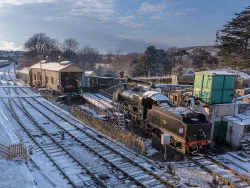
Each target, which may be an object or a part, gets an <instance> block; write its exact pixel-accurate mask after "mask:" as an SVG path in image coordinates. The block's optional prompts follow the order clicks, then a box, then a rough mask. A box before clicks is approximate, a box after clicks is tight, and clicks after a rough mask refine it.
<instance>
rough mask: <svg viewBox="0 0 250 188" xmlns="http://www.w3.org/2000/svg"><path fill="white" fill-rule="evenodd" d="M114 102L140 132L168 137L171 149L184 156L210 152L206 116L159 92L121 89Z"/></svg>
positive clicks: (115, 94)
mask: <svg viewBox="0 0 250 188" xmlns="http://www.w3.org/2000/svg"><path fill="white" fill-rule="evenodd" d="M113 100H114V101H115V102H119V103H120V109H121V110H122V111H123V113H124V114H125V115H126V116H128V117H129V118H130V119H132V120H134V121H136V122H137V124H138V125H139V126H140V127H141V128H143V129H147V130H150V131H151V132H152V133H154V134H156V135H157V136H160V135H161V134H163V133H166V134H169V135H170V136H171V145H173V146H174V147H177V148H179V149H181V151H182V152H183V153H184V152H185V153H186V154H191V153H194V152H196V153H203V152H206V151H207V149H208V146H209V144H210V140H209V137H210V132H211V123H209V122H208V121H207V119H206V116H205V115H204V114H201V113H198V112H194V111H191V110H189V109H187V108H184V107H180V106H176V105H174V104H172V103H170V102H169V100H168V97H167V96H165V95H163V94H162V93H160V92H157V91H140V90H139V89H137V88H134V89H126V88H120V89H118V90H117V91H116V92H115V93H114V95H113Z"/></svg>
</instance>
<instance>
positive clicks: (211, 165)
mask: <svg viewBox="0 0 250 188" xmlns="http://www.w3.org/2000/svg"><path fill="white" fill-rule="evenodd" d="M192 160H193V161H194V162H195V163H196V164H198V165H200V166H201V167H203V168H205V169H206V170H208V171H209V172H211V173H212V174H214V175H216V176H218V177H219V178H220V179H221V180H222V181H224V183H225V184H226V185H229V186H230V187H234V188H240V187H242V188H243V187H250V182H249V179H248V178H246V177H244V178H243V177H242V175H240V174H239V173H237V172H235V171H233V170H232V169H230V168H228V167H226V166H225V165H222V164H221V163H219V162H218V161H216V160H214V159H212V158H210V157H208V156H204V157H200V156H199V157H192Z"/></svg>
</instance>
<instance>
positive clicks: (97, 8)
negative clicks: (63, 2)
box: [69, 0, 115, 20]
mask: <svg viewBox="0 0 250 188" xmlns="http://www.w3.org/2000/svg"><path fill="white" fill-rule="evenodd" d="M114 3H115V2H114V0H81V1H79V0H75V2H74V3H73V4H72V6H71V8H72V9H71V11H70V13H69V14H70V15H71V16H94V17H96V18H98V19H100V20H109V17H110V16H111V15H113V14H114V13H115V9H114Z"/></svg>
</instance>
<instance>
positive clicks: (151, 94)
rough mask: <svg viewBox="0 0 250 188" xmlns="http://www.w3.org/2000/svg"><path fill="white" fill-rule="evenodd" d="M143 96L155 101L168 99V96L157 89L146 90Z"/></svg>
mask: <svg viewBox="0 0 250 188" xmlns="http://www.w3.org/2000/svg"><path fill="white" fill-rule="evenodd" d="M142 97H149V98H151V99H153V100H155V101H168V100H169V99H168V97H167V96H166V95H163V94H162V93H160V92H157V91H146V92H145V93H143V94H142Z"/></svg>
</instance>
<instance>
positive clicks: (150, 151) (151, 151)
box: [144, 140, 159, 156]
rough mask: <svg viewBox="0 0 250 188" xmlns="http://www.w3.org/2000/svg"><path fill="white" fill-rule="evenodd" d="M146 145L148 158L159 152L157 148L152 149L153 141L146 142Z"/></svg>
mask: <svg viewBox="0 0 250 188" xmlns="http://www.w3.org/2000/svg"><path fill="white" fill-rule="evenodd" d="M144 143H145V145H146V151H147V156H152V155H154V154H155V153H158V152H159V151H157V150H156V149H155V148H153V147H152V140H145V141H144Z"/></svg>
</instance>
